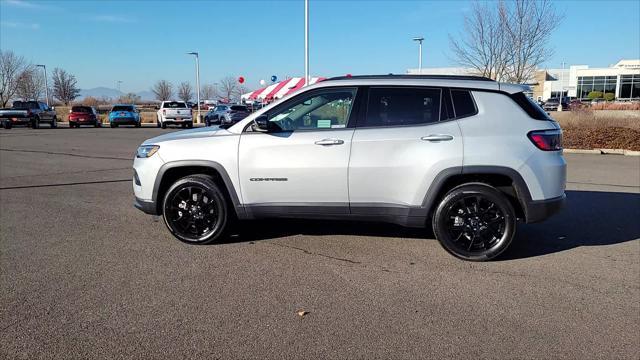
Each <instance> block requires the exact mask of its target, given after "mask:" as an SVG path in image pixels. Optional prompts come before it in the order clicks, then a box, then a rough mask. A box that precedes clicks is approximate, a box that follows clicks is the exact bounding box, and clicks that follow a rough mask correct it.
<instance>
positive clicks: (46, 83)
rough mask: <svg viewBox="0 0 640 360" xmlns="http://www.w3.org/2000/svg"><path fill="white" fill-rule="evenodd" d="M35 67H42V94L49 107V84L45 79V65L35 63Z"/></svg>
mask: <svg viewBox="0 0 640 360" xmlns="http://www.w3.org/2000/svg"><path fill="white" fill-rule="evenodd" d="M36 67H41V68H43V69H44V96H46V97H47V107H49V84H48V81H47V67H46V66H45V65H42V64H39V65H36ZM54 70H55V69H54ZM54 72H55V71H54Z"/></svg>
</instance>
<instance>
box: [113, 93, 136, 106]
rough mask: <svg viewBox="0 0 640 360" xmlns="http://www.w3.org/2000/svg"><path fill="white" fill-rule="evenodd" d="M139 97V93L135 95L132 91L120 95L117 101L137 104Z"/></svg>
mask: <svg viewBox="0 0 640 360" xmlns="http://www.w3.org/2000/svg"><path fill="white" fill-rule="evenodd" d="M140 99H141V97H140V95H137V94H134V93H127V94H124V95H122V96H120V98H118V102H119V103H122V104H137V103H139V102H140Z"/></svg>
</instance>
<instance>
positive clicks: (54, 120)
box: [51, 116, 58, 129]
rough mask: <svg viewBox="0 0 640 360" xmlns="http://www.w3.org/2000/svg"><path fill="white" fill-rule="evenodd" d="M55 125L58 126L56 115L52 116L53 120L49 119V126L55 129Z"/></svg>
mask: <svg viewBox="0 0 640 360" xmlns="http://www.w3.org/2000/svg"><path fill="white" fill-rule="evenodd" d="M57 127H58V117H57V116H54V117H53V120H51V128H52V129H55V128H57Z"/></svg>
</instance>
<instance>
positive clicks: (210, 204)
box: [163, 175, 229, 244]
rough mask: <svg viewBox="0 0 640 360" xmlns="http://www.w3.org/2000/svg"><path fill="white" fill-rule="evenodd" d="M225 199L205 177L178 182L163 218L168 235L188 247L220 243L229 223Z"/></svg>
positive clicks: (166, 198)
mask: <svg viewBox="0 0 640 360" xmlns="http://www.w3.org/2000/svg"><path fill="white" fill-rule="evenodd" d="M228 217H229V214H228V207H227V202H226V200H225V198H224V195H223V194H222V192H221V191H220V189H219V188H218V185H216V184H215V183H214V182H213V180H212V179H211V178H210V177H209V176H206V175H193V176H187V177H184V178H182V179H180V180H178V181H176V182H175V183H174V184H173V185H172V186H171V187H170V188H169V190H168V191H167V193H166V194H165V196H164V201H163V218H164V222H165V224H166V225H167V228H169V231H171V233H172V234H173V235H174V236H175V237H176V238H178V239H179V240H181V241H184V242H186V243H189V244H210V243H212V242H215V241H216V240H219V239H220V238H221V237H222V235H223V234H224V232H225V230H226V228H227V223H228Z"/></svg>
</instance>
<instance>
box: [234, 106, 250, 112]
mask: <svg viewBox="0 0 640 360" xmlns="http://www.w3.org/2000/svg"><path fill="white" fill-rule="evenodd" d="M231 110H233V111H249V110H248V109H247V107H246V106H243V105H233V106H231Z"/></svg>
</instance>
